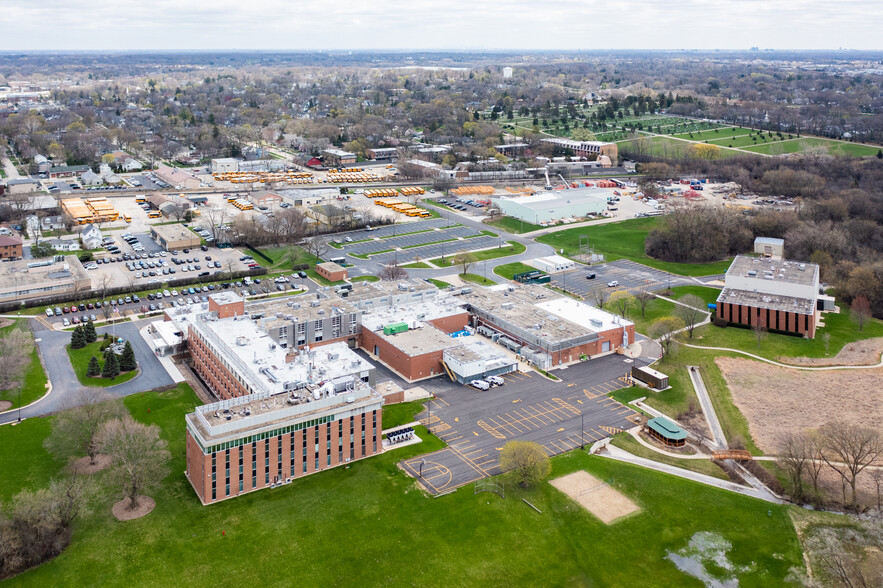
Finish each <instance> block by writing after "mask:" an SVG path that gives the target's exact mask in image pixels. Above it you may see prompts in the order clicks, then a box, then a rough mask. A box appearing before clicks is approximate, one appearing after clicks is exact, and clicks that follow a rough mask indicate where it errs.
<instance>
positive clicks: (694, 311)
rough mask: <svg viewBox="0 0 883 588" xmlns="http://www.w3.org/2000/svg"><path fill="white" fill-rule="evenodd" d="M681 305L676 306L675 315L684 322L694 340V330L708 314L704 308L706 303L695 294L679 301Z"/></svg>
mask: <svg viewBox="0 0 883 588" xmlns="http://www.w3.org/2000/svg"><path fill="white" fill-rule="evenodd" d="M678 302H680V303H681V304H678V305H676V306H675V314H676V315H677V316H678V317H679V318H680V319H681V320H682V321H684V326H685V327H686V328H687V333H688V334H689V335H690V338H691V339H692V338H693V329H695V328H696V325H698V324H699V323H700V322H702V319H703V318H704V317H705V315H706V314H707V313H706V311H705V309H704V308H703V306H705V301H704V300H702V299H701V298H699V297H698V296H696V295H695V294H687V295H686V296H684V297H682V298H681V299H680V300H678Z"/></svg>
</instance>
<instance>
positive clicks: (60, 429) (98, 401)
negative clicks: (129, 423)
mask: <svg viewBox="0 0 883 588" xmlns="http://www.w3.org/2000/svg"><path fill="white" fill-rule="evenodd" d="M92 359H94V360H95V363H96V365H97V364H98V360H97V359H96V358H95V357H94V356H93V357H92ZM90 363H91V362H90ZM96 375H97V374H96ZM70 405H71V406H70V408H68V409H67V410H64V411H61V412H60V413H58V416H56V417H55V419H54V420H53V421H52V432H51V433H50V434H49V436H48V437H47V438H46V441H45V442H44V443H43V445H44V446H45V447H46V450H47V451H49V453H51V454H52V455H53V456H55V457H56V458H57V459H70V458H75V457H84V456H88V457H89V463H90V464H94V463H95V456H96V455H97V454H98V440H97V437H96V435H97V433H98V429H100V428H101V425H103V424H104V423H105V422H107V421H109V420H110V419H112V418H117V417H119V416H120V415H121V414H122V412H123V409H122V407H121V406H120V405H119V404H118V403H117V402H116V401H115V400H113V399H112V398H111V397H110V396H109V395H107V394H106V393H104V392H103V391H102V390H99V389H96V388H84V389H82V390H81V391H80V392H78V393H77V395H76V397H74V399H73V401H72V402H71V403H70Z"/></svg>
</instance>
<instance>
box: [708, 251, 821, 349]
mask: <svg viewBox="0 0 883 588" xmlns="http://www.w3.org/2000/svg"><path fill="white" fill-rule="evenodd" d="M818 301H819V266H818V265H817V264H814V263H803V262H798V261H783V260H775V259H771V258H756V257H747V256H744V255H739V256H736V258H735V259H733V263H732V264H730V268H729V269H728V270H727V273H726V277H725V287H724V289H723V290H722V291H721V293H720V295H719V296H718V298H717V308H716V316H717V317H718V318H720V319H723V320H726V321H727V322H728V323H730V324H734V325H739V326H745V327H752V328H753V327H756V326H758V327H760V328H763V329H767V330H771V331H779V332H782V333H789V334H793V335H802V336H804V337H808V338H810V339H812V338H813V337H815V332H816V323H817V315H816V313H817V312H818V304H819V302H818Z"/></svg>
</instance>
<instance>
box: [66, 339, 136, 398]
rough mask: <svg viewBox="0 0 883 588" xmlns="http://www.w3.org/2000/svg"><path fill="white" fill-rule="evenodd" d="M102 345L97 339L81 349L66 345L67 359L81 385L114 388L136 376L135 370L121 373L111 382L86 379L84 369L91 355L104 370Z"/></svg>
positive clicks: (87, 365) (99, 379) (100, 379)
mask: <svg viewBox="0 0 883 588" xmlns="http://www.w3.org/2000/svg"><path fill="white" fill-rule="evenodd" d="M102 343H103V341H102V340H101V338H100V337H99V339H98V341H96V342H95V343H89V344H88V345H86V346H85V347H83V348H82V349H71V347H70V345H68V347H67V354H68V357H70V360H71V365H72V366H73V367H74V372H75V373H76V374H77V379H78V380H79V381H80V383H81V384H82V385H84V386H99V387H107V386H116V385H117V384H122V383H123V382H128V381H129V380H131V379H132V378H134V377H135V376H137V375H138V370H135V371H131V372H123V373H121V374H120V375H118V376H117V377H116V378H114V379H112V380H109V379H107V378H102V377H98V378H90V377H88V376H87V375H86V369H87V368H88V367H89V359H90V358H91V357H92V356H93V355H94V356H95V357H97V358H98V364H99V365H100V366H101V367H102V369H103V368H104V354H103V353H102V351H101V350H100V349H99V347H100V346H101V344H102Z"/></svg>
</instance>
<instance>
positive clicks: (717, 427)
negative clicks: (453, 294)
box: [687, 365, 728, 449]
mask: <svg viewBox="0 0 883 588" xmlns="http://www.w3.org/2000/svg"><path fill="white" fill-rule="evenodd" d="M687 369H688V370H689V372H690V381H691V382H693V388H694V389H695V390H696V396H697V397H699V404H700V405H701V406H702V412H703V413H704V414H705V421H706V422H707V423H708V430H709V431H711V436H712V437H713V439H712V442H713V443H714V444H715V446H716V447H717V448H718V449H726V448H727V447H728V445H727V438H726V436H725V435H724V429H723V427H721V423H720V421H719V420H718V418H717V413H716V412H714V406H713V405H712V404H711V397H710V396H709V395H708V390H707V389H706V388H705V382H703V381H702V374H700V373H699V368H698V367H696V366H692V365H691V366H687Z"/></svg>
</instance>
